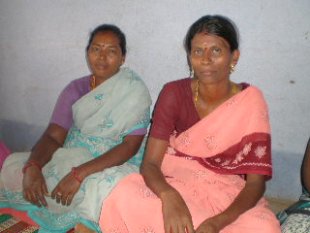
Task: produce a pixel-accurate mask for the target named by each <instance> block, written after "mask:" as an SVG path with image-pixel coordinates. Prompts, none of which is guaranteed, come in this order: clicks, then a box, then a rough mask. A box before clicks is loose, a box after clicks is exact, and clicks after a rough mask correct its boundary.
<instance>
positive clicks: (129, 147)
mask: <svg viewBox="0 0 310 233" xmlns="http://www.w3.org/2000/svg"><path fill="white" fill-rule="evenodd" d="M86 52H87V60H88V64H89V67H90V70H91V71H92V75H89V76H87V77H84V78H82V79H83V80H84V83H85V80H86V83H87V85H88V87H89V89H90V91H89V92H88V93H86V94H85V95H83V96H82V97H81V98H79V99H78V100H77V101H75V102H74V103H72V104H73V105H72V112H71V114H72V125H70V128H69V129H67V128H66V127H64V126H62V125H61V124H57V121H56V120H55V122H56V123H55V122H54V121H53V118H55V119H56V118H57V117H55V114H56V113H55V111H56V110H54V114H53V117H52V121H51V122H50V124H49V126H48V128H47V129H46V131H45V132H44V134H43V135H42V137H41V138H40V140H39V141H38V143H37V144H36V145H35V147H34V148H33V150H32V151H31V152H30V153H29V152H28V153H14V154H12V155H10V156H9V157H8V159H6V161H5V163H4V165H3V169H2V171H1V179H2V182H3V188H2V189H1V190H0V191H1V193H0V194H1V196H0V207H10V208H14V209H17V210H23V211H27V212H28V215H29V216H30V217H31V218H32V219H33V220H34V221H35V222H37V223H38V224H39V225H40V231H39V232H66V231H68V230H69V229H70V228H72V227H74V226H75V225H76V224H77V223H80V222H81V223H83V224H84V225H86V226H87V227H89V228H91V229H93V230H95V231H98V232H100V229H99V227H98V225H97V222H98V219H99V214H100V210H101V204H102V202H103V200H104V199H105V198H106V196H107V195H108V194H109V192H110V191H111V190H112V188H113V187H114V186H115V185H116V183H117V182H118V181H119V180H120V179H121V178H122V177H124V176H125V175H127V174H129V173H132V172H135V171H136V172H137V171H138V170H137V169H138V165H139V162H140V161H141V156H142V151H141V150H139V148H140V145H141V143H142V141H143V137H144V134H145V132H146V128H147V126H148V124H149V107H150V105H151V98H150V95H149V92H148V90H147V88H146V86H145V84H144V83H143V81H142V80H141V79H140V78H139V77H138V75H137V74H136V73H135V72H133V71H132V70H130V69H129V68H121V65H122V64H123V62H124V59H125V55H126V40H125V35H124V34H123V33H122V32H121V31H120V29H119V28H117V27H116V26H114V25H106V24H104V25H101V26H99V27H97V28H96V29H95V30H94V31H93V32H92V34H91V36H90V39H89V43H88V46H87V49H86ZM82 79H78V80H76V81H75V83H73V84H72V83H71V85H69V86H71V87H74V88H76V86H78V85H77V83H81V81H83V80H82ZM66 89H70V88H68V87H67V88H66ZM66 89H65V91H66ZM77 89H79V88H77ZM67 92H68V91H67ZM64 96H66V95H65V94H64V92H63V93H62V97H60V98H62V99H64V100H63V102H64V105H65V104H66V103H65V102H66V101H67V100H66V98H64ZM57 105H59V100H58V103H57ZM57 105H56V107H57ZM58 109H59V108H58ZM58 111H59V110H58ZM57 114H58V116H60V115H61V112H60V113H59V112H58V113H57ZM134 155H135V156H134Z"/></svg>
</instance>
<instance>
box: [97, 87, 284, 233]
mask: <svg viewBox="0 0 310 233" xmlns="http://www.w3.org/2000/svg"><path fill="white" fill-rule="evenodd" d="M270 144H271V141H270V126H269V120H268V109H267V105H266V103H265V101H264V98H263V96H262V94H261V92H260V91H259V90H258V89H257V88H255V87H248V88H247V89H246V90H244V91H242V92H241V93H239V94H237V95H235V96H234V97H232V98H231V99H229V100H227V101H226V102H224V103H223V104H222V105H221V106H219V107H218V108H217V109H216V110H214V111H213V112H212V113H211V114H209V115H208V116H207V117H205V118H204V119H202V120H201V121H200V122H198V123H197V124H195V125H194V126H193V127H191V128H190V129H188V130H186V131H184V132H183V133H181V134H180V135H179V136H177V137H175V136H172V137H171V139H170V146H169V147H168V149H167V152H166V154H165V156H164V160H163V163H162V167H161V169H162V172H163V174H164V175H165V177H166V180H167V182H168V183H169V184H170V185H171V186H173V187H174V188H175V189H176V190H177V191H178V192H179V193H180V194H181V196H182V197H183V199H184V200H185V202H186V204H187V206H188V208H189V210H190V213H191V215H192V219H193V223H194V227H195V228H197V227H198V226H199V225H200V223H201V222H203V221H204V220H205V219H207V218H210V217H212V216H214V215H217V214H219V213H221V212H222V211H224V210H225V209H226V208H227V207H228V206H229V205H230V204H231V203H232V202H233V200H234V199H235V198H236V196H237V195H238V194H239V193H240V191H241V190H242V189H243V187H244V185H245V180H244V179H243V177H244V176H243V175H246V174H249V173H251V174H261V175H266V176H267V177H270V176H271V174H272V170H271V149H270ZM100 227H101V228H102V231H103V232H105V233H133V232H134V233H140V232H141V233H164V225H163V216H162V209H161V201H160V199H159V198H158V197H157V196H156V195H155V194H154V193H153V192H152V191H151V190H150V189H149V188H148V187H147V186H146V185H145V183H144V180H143V178H142V176H141V175H139V174H133V175H130V176H128V177H127V178H125V179H124V180H122V181H121V182H120V183H119V184H118V185H117V186H116V187H115V189H114V190H113V191H112V193H111V194H110V196H109V197H108V198H107V199H106V201H105V202H104V204H103V208H102V212H101V217H100ZM248 232H251V233H261V232H264V233H280V232H281V231H280V226H279V223H278V221H277V219H276V218H275V215H274V214H273V213H272V211H271V210H270V209H269V208H268V203H267V202H266V200H265V199H264V198H262V199H261V200H260V201H259V202H258V203H257V205H256V206H255V207H254V208H252V209H250V210H248V211H247V212H245V213H243V214H242V215H240V216H239V218H238V219H237V220H236V221H235V222H233V223H232V224H230V225H229V226H227V227H225V228H224V229H223V230H222V231H221V233H248Z"/></svg>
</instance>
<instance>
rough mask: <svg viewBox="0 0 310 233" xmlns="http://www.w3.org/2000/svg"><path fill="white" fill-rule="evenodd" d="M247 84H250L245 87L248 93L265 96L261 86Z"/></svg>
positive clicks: (254, 95)
mask: <svg viewBox="0 0 310 233" xmlns="http://www.w3.org/2000/svg"><path fill="white" fill-rule="evenodd" d="M243 85H244V84H243ZM247 85H248V86H247V87H246V88H245V91H246V92H247V93H248V95H250V96H252V97H257V98H264V94H263V91H262V90H261V89H260V88H259V87H257V86H255V85H250V84H247Z"/></svg>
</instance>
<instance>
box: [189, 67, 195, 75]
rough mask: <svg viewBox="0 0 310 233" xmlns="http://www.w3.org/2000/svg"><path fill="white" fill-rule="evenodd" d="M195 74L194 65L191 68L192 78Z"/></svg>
mask: <svg viewBox="0 0 310 233" xmlns="http://www.w3.org/2000/svg"><path fill="white" fill-rule="evenodd" d="M194 75H195V71H194V69H193V67H191V69H190V78H194Z"/></svg>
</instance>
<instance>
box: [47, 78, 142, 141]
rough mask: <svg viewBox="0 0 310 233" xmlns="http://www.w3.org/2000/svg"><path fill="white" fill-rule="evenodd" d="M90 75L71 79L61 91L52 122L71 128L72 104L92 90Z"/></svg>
mask: <svg viewBox="0 0 310 233" xmlns="http://www.w3.org/2000/svg"><path fill="white" fill-rule="evenodd" d="M90 77H91V76H90V75H88V76H85V77H82V78H79V79H75V80H73V81H71V82H70V83H69V84H68V85H67V86H66V87H65V88H64V89H63V91H62V92H61V93H60V95H59V97H58V100H57V102H56V105H55V107H54V111H53V114H52V117H51V120H50V123H54V124H57V125H59V126H61V127H63V128H65V129H66V130H69V129H70V127H71V126H72V124H73V113H72V105H73V104H74V103H75V102H76V101H77V100H78V99H80V98H81V97H82V96H84V95H85V94H87V93H88V92H90V85H89V83H90ZM146 132H147V129H146V128H142V129H137V130H135V131H133V132H131V133H130V135H144V134H146Z"/></svg>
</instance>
